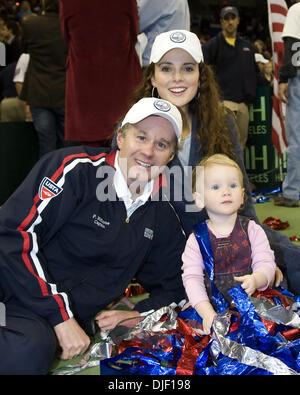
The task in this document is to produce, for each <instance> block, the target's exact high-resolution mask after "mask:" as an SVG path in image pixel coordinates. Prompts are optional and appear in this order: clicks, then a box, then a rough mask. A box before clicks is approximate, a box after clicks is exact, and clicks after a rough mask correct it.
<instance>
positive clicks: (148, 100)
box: [121, 97, 182, 140]
mask: <svg viewBox="0 0 300 395" xmlns="http://www.w3.org/2000/svg"><path fill="white" fill-rule="evenodd" d="M150 115H158V116H160V117H163V118H166V119H167V120H168V121H170V122H171V124H172V125H173V127H174V132H175V134H176V136H177V138H178V140H179V139H180V136H181V132H182V118H181V114H180V112H179V110H178V109H177V108H176V107H175V106H174V105H173V104H171V103H170V102H168V101H167V100H162V99H157V98H156V97H144V98H143V99H141V100H139V101H138V102H137V103H135V104H134V105H133V106H132V107H131V109H130V110H129V111H128V112H127V114H126V115H125V118H124V119H123V121H122V123H121V126H124V125H125V124H126V123H130V124H135V123H137V122H140V121H142V120H143V119H145V118H147V117H149V116H150Z"/></svg>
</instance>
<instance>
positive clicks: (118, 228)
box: [0, 98, 185, 374]
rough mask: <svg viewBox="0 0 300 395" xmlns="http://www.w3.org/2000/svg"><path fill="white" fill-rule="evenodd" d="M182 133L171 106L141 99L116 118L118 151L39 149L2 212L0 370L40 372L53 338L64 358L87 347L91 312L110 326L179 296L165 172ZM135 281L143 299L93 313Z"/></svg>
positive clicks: (178, 233) (177, 252) (177, 245)
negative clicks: (119, 123) (129, 307)
mask: <svg viewBox="0 0 300 395" xmlns="http://www.w3.org/2000/svg"><path fill="white" fill-rule="evenodd" d="M181 129H182V119H181V115H180V113H179V111H178V110H177V108H176V107H175V106H173V105H172V104H171V103H169V102H167V101H165V100H160V99H156V98H145V99H142V100H140V101H139V102H137V103H136V104H135V105H134V106H133V107H132V108H131V109H130V110H129V111H128V113H127V114H126V116H125V118H124V120H123V122H122V126H121V129H120V130H119V132H118V136H117V144H118V150H116V151H112V152H110V153H105V152H103V150H102V149H99V148H95V147H72V148H71V147H70V148H67V149H62V150H58V151H55V152H52V153H50V154H48V155H45V156H44V157H43V158H42V159H41V160H40V161H39V162H38V164H37V165H36V166H35V167H34V168H33V170H32V172H31V173H30V174H29V176H28V177H27V179H26V180H25V181H24V183H23V184H22V185H21V186H20V187H19V189H18V190H17V191H16V192H15V193H14V194H13V195H12V196H11V197H10V198H9V199H8V201H7V202H6V203H5V204H4V206H3V207H2V208H1V210H0V243H1V251H0V302H2V304H1V306H2V307H3V306H4V307H5V309H3V308H2V309H1V310H0V314H2V316H3V317H0V354H1V356H5V357H3V358H0V374H46V373H47V372H48V370H49V368H50V367H51V364H52V362H53V359H54V353H55V349H56V341H58V344H59V346H60V347H61V350H62V353H61V356H60V357H61V358H62V359H69V358H72V357H74V356H76V355H79V354H81V353H82V352H84V351H85V350H86V349H87V347H88V345H89V342H90V339H89V337H88V336H87V334H86V326H87V325H88V324H89V323H90V322H91V320H94V319H95V317H96V323H97V324H98V326H99V327H100V328H101V329H111V328H113V327H114V326H115V325H116V324H117V323H118V322H120V321H122V320H123V319H126V318H132V317H140V315H141V314H142V315H143V314H147V312H149V311H153V310H156V309H158V308H160V307H162V306H165V305H169V304H170V303H172V302H177V303H178V302H179V301H180V300H182V299H184V290H183V285H182V280H181V254H182V252H183V249H184V245H185V236H184V234H183V232H182V229H181V225H180V223H179V219H178V217H177V216H176V215H175V211H174V210H173V208H172V206H171V205H170V203H169V202H168V201H167V200H166V199H164V198H163V195H164V185H165V181H166V180H165V178H164V174H163V173H162V172H163V169H164V166H165V165H166V164H167V163H168V162H169V161H170V160H171V159H172V158H173V156H174V154H175V153H176V149H177V142H178V139H179V138H180V135H181ZM133 278H135V279H136V280H137V281H138V282H139V284H141V286H142V287H143V288H144V289H145V290H146V291H147V292H148V293H149V297H148V298H146V299H144V300H142V301H140V302H139V303H137V304H136V305H135V306H132V307H133V310H130V311H120V310H111V311H107V312H103V313H101V314H100V315H98V316H97V314H98V313H99V312H100V311H101V310H103V309H105V307H106V306H108V305H109V304H110V303H111V302H112V301H114V300H116V299H117V298H119V297H120V296H121V295H122V294H123V293H124V291H125V289H126V287H127V286H128V285H129V284H130V282H131V280H132V279H133ZM3 302H4V303H3ZM5 310H6V312H5ZM1 325H2V326H1Z"/></svg>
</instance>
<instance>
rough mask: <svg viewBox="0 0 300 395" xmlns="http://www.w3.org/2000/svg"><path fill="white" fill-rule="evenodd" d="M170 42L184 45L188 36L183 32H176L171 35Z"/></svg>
mask: <svg viewBox="0 0 300 395" xmlns="http://www.w3.org/2000/svg"><path fill="white" fill-rule="evenodd" d="M170 40H171V41H173V42H174V43H183V42H184V41H185V40H186V35H185V34H184V33H182V32H174V33H172V34H171V35H170Z"/></svg>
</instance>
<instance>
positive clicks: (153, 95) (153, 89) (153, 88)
mask: <svg viewBox="0 0 300 395" xmlns="http://www.w3.org/2000/svg"><path fill="white" fill-rule="evenodd" d="M155 89H156V87H155V86H153V87H152V92H151V94H152V97H157V98H158V99H159V94H158V90H157V89H156V92H157V95H155V94H154V92H155Z"/></svg>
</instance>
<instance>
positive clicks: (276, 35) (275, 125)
mask: <svg viewBox="0 0 300 395" xmlns="http://www.w3.org/2000/svg"><path fill="white" fill-rule="evenodd" d="M267 1H268V11H269V28H270V36H271V39H272V46H273V48H272V50H273V62H274V88H273V94H274V96H273V111H272V142H273V144H274V146H275V147H276V149H277V151H278V154H279V156H280V157H281V156H282V154H283V153H284V152H285V151H286V149H287V146H288V143H287V140H286V135H285V127H284V121H283V115H282V103H281V101H280V99H279V98H278V80H279V69H280V67H281V65H282V60H283V52H284V44H283V41H282V38H281V34H282V31H283V27H284V22H285V18H286V14H287V10H288V7H287V5H286V2H285V1H284V0H267Z"/></svg>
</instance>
